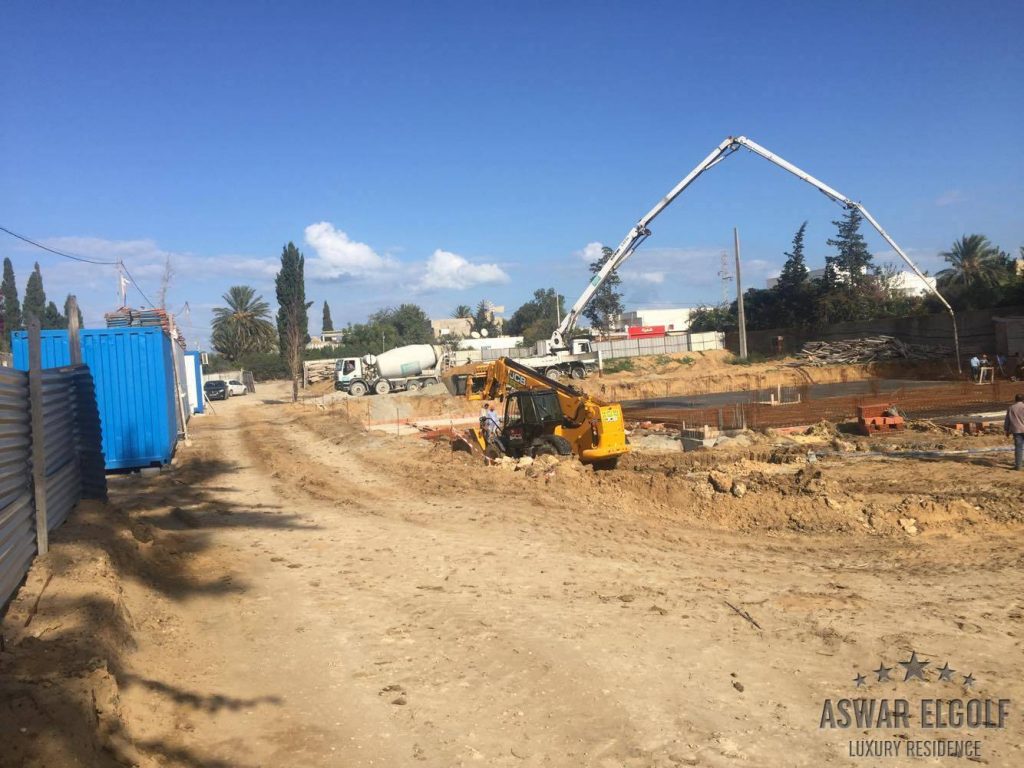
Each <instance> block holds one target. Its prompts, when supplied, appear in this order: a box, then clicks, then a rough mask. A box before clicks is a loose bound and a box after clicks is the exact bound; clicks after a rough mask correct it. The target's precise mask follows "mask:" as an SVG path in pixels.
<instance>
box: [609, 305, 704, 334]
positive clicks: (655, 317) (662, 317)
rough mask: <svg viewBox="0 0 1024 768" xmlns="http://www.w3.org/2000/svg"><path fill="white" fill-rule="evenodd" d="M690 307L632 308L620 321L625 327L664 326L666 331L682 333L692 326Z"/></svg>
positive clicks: (623, 314)
mask: <svg viewBox="0 0 1024 768" xmlns="http://www.w3.org/2000/svg"><path fill="white" fill-rule="evenodd" d="M691 314H693V310H692V309H690V308H689V307H680V308H678V309H632V310H630V311H629V312H623V313H622V315H621V316H620V317H619V322H620V323H621V325H622V327H623V328H630V327H637V326H664V328H665V332H666V333H681V332H683V331H685V330H686V329H688V328H689V327H690V315H691Z"/></svg>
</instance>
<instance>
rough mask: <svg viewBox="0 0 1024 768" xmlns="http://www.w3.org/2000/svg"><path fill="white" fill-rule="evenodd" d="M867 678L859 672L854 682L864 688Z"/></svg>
mask: <svg viewBox="0 0 1024 768" xmlns="http://www.w3.org/2000/svg"><path fill="white" fill-rule="evenodd" d="M865 679H866V678H865V677H864V675H861V674H858V675H857V676H856V677H855V678H853V682H855V683H856V684H857V687H858V688H862V687H863V686H864V681H865Z"/></svg>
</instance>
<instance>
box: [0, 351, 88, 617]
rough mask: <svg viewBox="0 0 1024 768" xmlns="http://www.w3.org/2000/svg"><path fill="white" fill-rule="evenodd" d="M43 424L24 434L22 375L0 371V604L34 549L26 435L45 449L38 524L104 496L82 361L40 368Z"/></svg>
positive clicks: (50, 524)
mask: <svg viewBox="0 0 1024 768" xmlns="http://www.w3.org/2000/svg"><path fill="white" fill-rule="evenodd" d="M41 382H42V397H41V404H42V409H43V430H42V434H41V435H33V434H32V419H31V407H30V395H29V387H28V374H27V373H25V372H24V371H14V370H11V369H0V608H2V607H3V606H4V605H5V604H6V603H7V601H8V599H10V597H11V595H12V594H14V591H15V590H16V589H17V588H18V585H19V584H20V583H21V580H22V578H24V576H25V574H26V573H27V572H28V568H29V566H30V565H31V564H32V559H33V558H34V557H35V554H36V541H37V539H36V507H35V499H34V483H33V478H32V441H33V440H41V441H42V444H43V446H44V447H45V453H46V466H45V472H44V475H45V490H46V510H47V519H46V527H47V528H48V529H49V530H53V529H54V528H56V527H57V526H59V525H60V524H61V523H63V522H64V521H65V520H67V517H68V515H69V514H70V513H71V511H72V510H73V509H74V508H75V506H76V505H77V504H78V502H79V500H80V499H82V498H83V497H87V498H106V492H107V483H106V472H105V469H104V461H103V448H102V437H101V431H100V419H99V410H98V408H97V405H96V392H95V388H94V386H93V381H92V374H91V373H90V371H89V368H88V367H87V366H84V365H78V366H68V367H64V368H52V369H48V370H45V371H43V372H42V374H41Z"/></svg>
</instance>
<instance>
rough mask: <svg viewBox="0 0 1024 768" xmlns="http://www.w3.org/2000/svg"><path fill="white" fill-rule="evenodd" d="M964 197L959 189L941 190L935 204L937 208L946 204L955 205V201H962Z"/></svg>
mask: <svg viewBox="0 0 1024 768" xmlns="http://www.w3.org/2000/svg"><path fill="white" fill-rule="evenodd" d="M966 199H967V197H966V196H965V195H964V193H963V192H962V191H960V190H959V189H949V190H946V191H945V192H943V193H942V194H941V195H939V196H938V198H936V200H935V205H937V206H938V207H939V208H945V207H946V206H949V205H956V204H957V203H962V202H963V201H964V200H966Z"/></svg>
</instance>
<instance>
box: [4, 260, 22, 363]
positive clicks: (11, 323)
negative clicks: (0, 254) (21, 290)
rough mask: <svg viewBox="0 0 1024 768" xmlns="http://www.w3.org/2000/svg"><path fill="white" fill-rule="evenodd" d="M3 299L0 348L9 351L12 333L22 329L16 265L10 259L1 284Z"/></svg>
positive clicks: (6, 264)
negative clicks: (2, 325) (2, 324)
mask: <svg viewBox="0 0 1024 768" xmlns="http://www.w3.org/2000/svg"><path fill="white" fill-rule="evenodd" d="M0 294H2V297H3V319H4V327H3V340H2V343H0V348H2V349H3V350H5V351H7V350H10V348H11V333H12V332H13V331H16V330H18V329H19V328H21V302H20V301H18V284H17V282H16V281H15V279H14V265H13V264H11V260H10V259H4V280H3V284H0Z"/></svg>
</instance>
